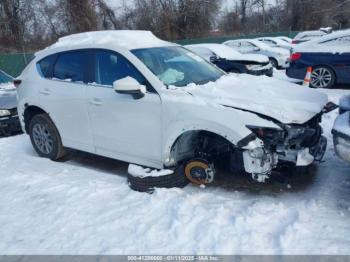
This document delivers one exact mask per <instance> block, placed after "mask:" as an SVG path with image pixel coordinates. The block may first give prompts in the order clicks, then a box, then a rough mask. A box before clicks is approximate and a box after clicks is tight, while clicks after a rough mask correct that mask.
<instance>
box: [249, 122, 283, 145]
mask: <svg viewBox="0 0 350 262" xmlns="http://www.w3.org/2000/svg"><path fill="white" fill-rule="evenodd" d="M247 128H249V129H250V130H251V131H252V132H253V133H254V134H255V135H256V136H257V137H258V138H260V139H261V140H262V141H264V142H265V141H269V142H273V141H275V142H276V143H278V142H283V141H284V139H285V136H286V132H285V131H284V130H283V129H277V128H270V127H259V126H247Z"/></svg>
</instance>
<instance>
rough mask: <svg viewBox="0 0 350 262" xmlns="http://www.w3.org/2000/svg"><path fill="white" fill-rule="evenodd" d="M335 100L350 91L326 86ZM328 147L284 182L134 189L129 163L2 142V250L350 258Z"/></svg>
mask: <svg viewBox="0 0 350 262" xmlns="http://www.w3.org/2000/svg"><path fill="white" fill-rule="evenodd" d="M323 92H326V93H327V94H328V95H329V98H330V99H331V100H332V101H333V102H338V99H339V98H340V97H341V96H342V95H343V94H348V93H349V91H348V90H326V91H323ZM336 116H337V112H336V111H333V112H332V113H330V114H329V115H325V116H324V119H323V128H324V131H325V134H326V136H327V138H328V142H329V146H328V150H327V153H326V156H325V159H324V162H323V163H321V164H319V165H316V166H313V167H312V168H311V169H310V170H309V172H307V173H303V174H302V173H299V174H294V175H295V176H291V175H290V174H289V173H283V174H282V175H285V177H287V179H286V180H285V181H283V183H281V182H279V181H277V180H276V181H270V182H269V183H268V184H267V185H266V184H257V183H253V182H251V181H250V180H248V179H247V180H245V179H242V178H240V177H228V178H225V179H224V180H220V181H219V182H218V183H216V184H215V185H213V186H209V187H206V188H200V187H195V186H187V187H186V188H184V189H170V190H167V189H157V190H156V191H155V193H154V194H145V193H137V192H134V191H132V190H131V189H129V187H128V185H127V181H126V172H127V164H126V163H122V162H119V161H116V160H111V159H106V158H102V157H98V156H94V155H91V154H86V153H81V152H72V153H71V155H70V157H69V158H68V159H67V160H66V161H64V162H52V161H50V160H47V159H43V158H39V157H38V156H37V155H36V153H35V152H34V149H33V148H32V146H31V144H30V140H29V137H28V136H26V135H20V136H15V137H11V138H4V139H0V158H1V162H0V177H1V179H0V195H1V198H0V210H1V212H0V235H1V241H0V252H1V253H2V254H208V253H210V254H350V219H349V216H350V165H348V164H345V163H343V162H341V161H340V160H339V159H338V158H337V157H336V156H335V154H334V150H333V145H332V136H331V128H332V125H333V122H334V119H335V117H336Z"/></svg>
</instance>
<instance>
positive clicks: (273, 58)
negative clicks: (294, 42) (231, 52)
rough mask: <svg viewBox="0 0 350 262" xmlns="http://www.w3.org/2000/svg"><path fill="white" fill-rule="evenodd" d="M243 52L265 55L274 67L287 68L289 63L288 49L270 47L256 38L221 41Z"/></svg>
mask: <svg viewBox="0 0 350 262" xmlns="http://www.w3.org/2000/svg"><path fill="white" fill-rule="evenodd" d="M223 44H224V45H227V46H229V47H231V48H233V49H235V50H237V51H238V52H241V53H243V54H259V55H266V56H267V57H268V58H269V60H270V62H271V64H272V65H273V66H274V67H275V68H279V69H280V68H287V67H288V65H289V57H290V51H288V50H286V49H283V48H279V47H270V46H268V45H267V44H264V43H262V42H261V41H259V40H256V39H238V40H229V41H226V42H224V43H223Z"/></svg>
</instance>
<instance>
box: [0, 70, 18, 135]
mask: <svg viewBox="0 0 350 262" xmlns="http://www.w3.org/2000/svg"><path fill="white" fill-rule="evenodd" d="M12 82H13V78H12V77H11V76H10V75H8V74H6V73H5V72H3V71H1V70H0V137H3V136H10V135H12V134H13V133H18V132H20V131H21V126H20V123H19V119H18V114H17V95H16V89H15V87H14V85H13V83H12Z"/></svg>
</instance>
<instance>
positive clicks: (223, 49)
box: [185, 44, 242, 60]
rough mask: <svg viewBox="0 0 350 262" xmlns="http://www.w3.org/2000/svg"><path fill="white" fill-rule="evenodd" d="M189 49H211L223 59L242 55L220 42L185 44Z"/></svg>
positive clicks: (234, 58)
mask: <svg viewBox="0 0 350 262" xmlns="http://www.w3.org/2000/svg"><path fill="white" fill-rule="evenodd" d="M185 47H187V48H189V49H191V50H195V49H196V48H198V47H203V48H207V49H209V50H211V51H212V52H214V53H215V54H216V55H217V56H219V57H221V58H225V59H232V60H236V59H240V58H241V57H242V54H241V53H240V52H238V51H236V50H234V49H232V48H230V47H228V46H226V45H222V44H196V45H187V46H185Z"/></svg>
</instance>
